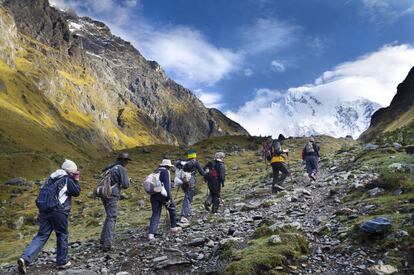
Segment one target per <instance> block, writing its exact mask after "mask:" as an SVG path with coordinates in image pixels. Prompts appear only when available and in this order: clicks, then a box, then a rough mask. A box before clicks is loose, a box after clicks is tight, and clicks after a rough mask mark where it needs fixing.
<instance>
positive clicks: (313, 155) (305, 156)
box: [302, 137, 319, 180]
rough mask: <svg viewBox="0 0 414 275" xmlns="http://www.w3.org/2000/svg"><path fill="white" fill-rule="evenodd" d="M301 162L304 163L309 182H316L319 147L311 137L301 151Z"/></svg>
mask: <svg viewBox="0 0 414 275" xmlns="http://www.w3.org/2000/svg"><path fill="white" fill-rule="evenodd" d="M302 160H304V161H305V162H306V172H307V173H308V176H309V178H310V179H311V180H316V173H317V172H318V169H319V168H318V160H319V147H318V146H317V145H316V142H315V139H314V138H313V137H311V138H309V141H308V142H307V143H306V144H305V147H304V148H303V150H302Z"/></svg>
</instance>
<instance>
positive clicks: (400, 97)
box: [360, 67, 414, 141]
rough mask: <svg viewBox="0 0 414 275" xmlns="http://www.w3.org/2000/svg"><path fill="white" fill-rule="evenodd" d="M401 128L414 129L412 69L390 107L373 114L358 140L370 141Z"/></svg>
mask: <svg viewBox="0 0 414 275" xmlns="http://www.w3.org/2000/svg"><path fill="white" fill-rule="evenodd" d="M401 127H408V128H411V129H412V128H414V67H413V68H412V69H411V70H410V72H409V73H408V75H407V77H406V78H405V80H404V81H403V82H402V83H401V84H399V85H398V87H397V94H396V95H395V96H394V98H393V99H392V101H391V104H390V106H388V107H386V108H381V109H379V110H378V111H377V112H375V113H374V115H373V116H372V119H371V125H370V127H369V128H368V130H366V131H365V132H364V133H363V134H362V135H361V137H360V139H362V140H365V141H367V140H371V139H373V138H375V137H376V136H377V135H378V134H381V133H385V132H391V131H394V130H397V129H399V128H401Z"/></svg>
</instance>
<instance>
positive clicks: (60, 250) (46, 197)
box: [17, 159, 80, 274]
mask: <svg viewBox="0 0 414 275" xmlns="http://www.w3.org/2000/svg"><path fill="white" fill-rule="evenodd" d="M79 176H80V173H79V171H78V167H77V166H76V164H75V163H74V162H73V161H71V160H68V159H67V160H65V162H63V164H62V166H61V169H58V170H56V171H55V172H53V173H52V174H51V175H50V177H49V178H48V179H47V180H46V182H45V184H44V185H43V187H42V189H41V190H40V192H39V196H38V197H37V199H36V205H37V207H38V208H39V215H38V219H39V223H40V226H39V231H38V233H37V235H36V236H35V237H34V238H33V240H32V242H31V243H30V244H29V246H27V248H26V250H25V251H24V252H23V254H22V256H21V257H20V258H19V259H18V260H17V265H18V270H19V272H20V273H22V274H26V272H27V265H29V264H30V263H31V262H33V260H34V259H35V257H36V256H37V254H38V253H39V252H40V251H42V248H43V246H44V245H45V244H46V242H47V240H48V239H49V237H50V234H51V233H52V231H55V233H56V239H57V247H56V267H57V269H66V268H68V267H70V266H71V263H70V261H69V256H68V235H69V233H68V217H69V213H70V209H71V205H72V197H77V196H79V194H80V186H79V183H78V181H79Z"/></svg>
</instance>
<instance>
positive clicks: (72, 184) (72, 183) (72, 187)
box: [66, 179, 81, 197]
mask: <svg viewBox="0 0 414 275" xmlns="http://www.w3.org/2000/svg"><path fill="white" fill-rule="evenodd" d="M66 186H67V188H68V191H66V193H67V195H68V196H72V197H77V196H79V195H80V191H81V188H80V185H79V182H78V181H76V180H73V179H68V183H67V185H66Z"/></svg>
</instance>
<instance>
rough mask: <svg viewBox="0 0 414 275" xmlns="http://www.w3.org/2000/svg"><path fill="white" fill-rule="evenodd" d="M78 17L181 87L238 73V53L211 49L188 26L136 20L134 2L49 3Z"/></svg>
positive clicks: (72, 0) (59, 0) (68, 0)
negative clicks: (107, 31)
mask: <svg viewBox="0 0 414 275" xmlns="http://www.w3.org/2000/svg"><path fill="white" fill-rule="evenodd" d="M52 2H53V4H55V5H57V6H59V7H61V8H66V9H67V8H68V7H71V8H73V9H74V10H75V11H77V12H79V13H80V14H85V15H88V16H92V17H94V18H96V19H98V20H101V21H104V22H105V23H106V24H108V26H109V27H110V28H111V31H112V32H113V33H114V34H116V35H118V36H120V37H122V38H123V39H126V40H128V41H130V42H132V43H133V44H134V46H135V47H136V48H137V49H138V50H139V51H140V52H141V53H142V54H143V55H144V56H145V57H146V58H148V59H151V60H156V61H157V62H158V63H159V64H161V66H162V67H163V68H164V69H165V70H166V71H167V73H168V74H170V75H171V76H172V77H173V78H174V80H176V81H177V82H179V83H180V84H182V85H184V86H186V87H189V88H196V87H199V85H213V84H215V83H216V82H217V81H219V80H221V79H223V78H225V77H227V76H228V75H229V74H230V73H232V72H234V71H236V70H239V69H240V64H241V60H242V58H243V57H242V55H241V53H238V52H235V51H232V50H229V49H226V48H219V47H216V46H215V45H213V44H212V43H211V42H210V41H208V40H207V38H206V37H205V36H204V35H203V34H202V33H201V31H199V30H197V29H195V28H191V27H188V26H177V25H175V26H174V25H163V26H155V25H153V24H150V23H149V22H146V21H145V20H144V19H142V18H138V17H137V16H136V14H135V13H136V10H135V9H134V8H135V7H138V8H139V7H140V6H139V4H140V2H139V1H137V0H123V1H120V2H118V1H115V0H102V1H94V0H82V1H81V0H66V1H63V0H52Z"/></svg>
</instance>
